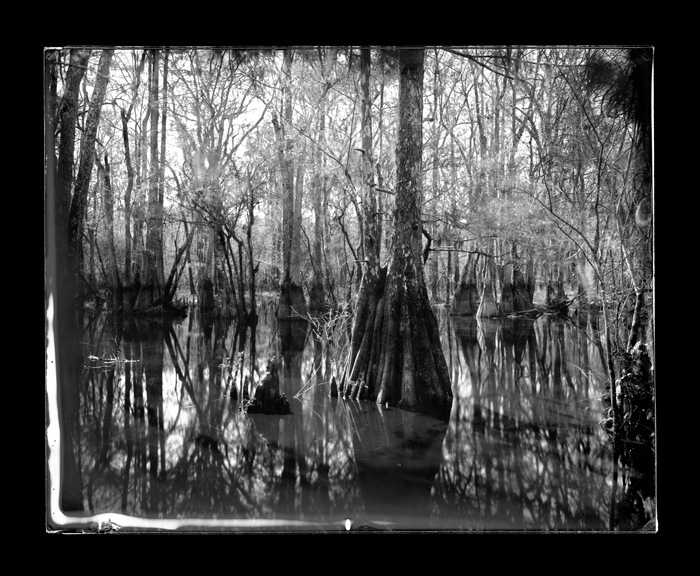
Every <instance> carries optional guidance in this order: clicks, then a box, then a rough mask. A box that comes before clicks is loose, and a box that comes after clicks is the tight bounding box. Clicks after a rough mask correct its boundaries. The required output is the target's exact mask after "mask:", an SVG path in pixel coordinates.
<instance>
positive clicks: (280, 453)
mask: <svg viewBox="0 0 700 576" xmlns="http://www.w3.org/2000/svg"><path fill="white" fill-rule="evenodd" d="M438 317H439V321H440V325H441V331H442V346H443V349H444V352H445V357H446V360H447V364H448V366H449V369H450V373H451V378H452V387H453V392H454V400H453V404H452V410H451V413H450V415H449V420H447V421H444V420H440V419H437V418H434V417H430V416H426V415H422V414H418V413H413V412H408V411H402V410H399V409H396V408H391V407H389V408H386V407H381V406H377V405H376V404H375V403H372V402H366V401H358V400H346V399H339V398H337V397H332V396H331V394H330V389H331V388H330V383H329V382H330V380H331V377H332V376H333V375H336V376H337V374H338V373H339V371H340V370H341V368H342V362H343V361H344V359H345V350H346V347H344V346H343V345H342V344H343V343H344V342H345V339H344V338H343V337H342V336H341V337H336V338H335V347H333V346H324V345H323V343H321V342H320V341H319V340H318V339H317V338H315V337H314V332H313V330H312V329H311V326H310V325H309V323H307V322H305V321H296V322H285V323H279V324H278V323H277V321H276V320H275V317H274V312H273V311H272V310H269V309H267V308H262V309H261V311H260V318H259V323H258V326H257V329H256V330H255V334H254V337H255V338H254V340H255V341H254V343H252V342H251V340H252V338H251V334H250V331H248V333H247V337H245V338H241V336H240V335H239V334H237V333H236V325H235V324H233V323H230V322H226V321H223V320H221V319H210V320H207V321H203V320H202V318H201V317H200V315H199V314H198V313H197V311H196V310H192V311H190V315H189V316H188V317H187V318H185V319H184V320H182V321H181V322H176V323H155V322H149V321H147V320H145V319H144V320H137V321H125V322H124V324H123V326H118V327H115V324H114V320H113V319H112V318H111V317H107V316H95V317H92V318H86V319H85V320H84V323H83V332H82V334H81V336H80V348H81V355H82V358H83V365H82V367H81V368H80V372H79V373H81V374H82V376H81V377H80V378H78V379H79V380H80V381H79V382H75V383H74V384H75V387H76V388H77V389H78V393H77V394H75V396H74V397H75V398H76V402H77V404H78V405H77V408H76V410H74V414H75V415H74V422H75V425H74V427H73V429H74V431H73V433H72V434H71V437H72V439H71V441H70V442H69V441H66V440H63V436H61V439H60V440H59V437H58V435H57V434H56V428H53V429H52V428H51V426H50V427H49V428H50V430H49V434H48V438H47V447H48V449H47V454H48V455H49V462H48V478H49V482H48V487H47V490H48V494H49V495H48V500H47V510H49V511H50V512H49V515H50V516H51V519H52V520H53V521H54V522H53V523H54V527H55V528H56V529H66V528H73V529H78V530H86V531H88V530H93V531H94V530H99V531H106V530H121V531H131V530H183V531H244V532H246V531H262V530H267V531H279V532H286V531H341V530H343V531H344V530H348V529H349V530H372V529H375V530H395V531H399V530H421V531H422V530H430V531H439V530H451V531H455V530H458V531H462V530H464V531H472V530H477V531H606V530H608V528H609V526H610V519H611V512H614V511H615V509H616V502H619V500H620V498H621V496H620V495H621V493H622V491H623V490H624V485H623V480H624V478H625V472H624V471H620V475H619V479H618V484H619V485H618V486H615V487H614V486H613V463H612V457H611V454H610V444H609V441H608V438H607V436H606V434H605V432H604V430H603V429H602V427H601V425H600V421H601V420H603V418H604V416H605V407H604V406H603V402H602V400H601V398H602V395H603V393H604V392H605V370H604V367H603V362H602V351H603V349H602V344H601V340H600V336H599V332H600V330H599V328H598V326H597V323H596V318H595V317H590V318H588V319H585V320H583V321H580V324H579V325H578V326H577V325H575V324H574V323H572V322H565V321H561V320H555V319H552V318H548V317H540V318H539V319H537V320H528V319H517V320H516V319H500V320H485V319H484V320H478V321H477V320H476V319H474V318H462V317H451V316H449V315H447V314H445V313H444V310H443V311H440V312H439V313H438ZM336 336H337V333H336ZM253 350H254V351H255V353H254V354H253ZM240 351H243V356H242V357H240V356H239V352H240ZM272 357H274V358H275V359H276V362H277V365H278V367H279V368H278V372H279V378H280V386H281V392H282V393H284V394H285V395H286V397H287V399H288V400H289V403H290V405H291V409H292V413H291V414H288V415H283V416H280V415H264V414H247V413H245V412H244V411H242V410H241V406H242V404H243V402H242V398H241V394H242V390H241V386H242V385H243V384H244V383H245V382H248V381H249V380H250V379H251V376H252V379H253V380H255V381H259V380H260V379H261V378H262V376H264V374H265V367H266V365H267V362H268V360H269V359H270V358H272ZM251 372H252V375H251ZM62 384H63V385H65V384H64V383H62ZM232 390H235V394H231V391H232ZM47 393H48V407H49V411H48V412H49V418H48V419H49V421H50V422H53V423H54V424H55V422H56V421H58V422H62V423H63V424H62V429H63V430H65V422H66V415H65V414H61V413H60V411H61V410H62V407H63V406H65V405H66V402H65V401H61V402H57V397H58V398H64V397H65V390H64V391H63V394H62V393H61V391H60V389H58V387H57V386H56V387H53V386H51V385H49V386H47ZM232 396H234V397H232ZM52 430H53V431H52ZM64 435H65V434H64ZM71 494H72V497H70V496H68V495H71ZM614 513H615V514H617V512H614ZM649 518H651V516H649ZM49 524H50V525H51V524H52V522H49ZM640 527H641V526H632V527H631V528H630V529H635V530H636V529H639V528H640Z"/></svg>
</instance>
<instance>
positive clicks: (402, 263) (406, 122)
mask: <svg viewBox="0 0 700 576" xmlns="http://www.w3.org/2000/svg"><path fill="white" fill-rule="evenodd" d="M423 62H424V52H423V50H421V49H417V50H416V49H413V50H402V51H401V54H400V82H399V130H398V143H397V150H396V159H397V168H396V178H397V189H396V219H395V230H394V244H393V248H392V259H391V263H390V265H389V269H388V272H387V278H386V284H385V286H384V289H383V294H382V295H381V297H379V294H377V297H378V304H377V314H376V316H375V321H374V323H373V326H372V332H371V336H370V335H369V334H368V330H367V328H368V327H369V326H368V324H365V330H364V332H365V334H364V335H363V339H366V338H370V337H371V342H369V344H365V343H363V344H362V345H363V346H366V350H365V352H364V355H361V354H359V353H358V355H357V357H356V358H355V361H354V364H353V365H352V369H351V376H352V377H355V378H356V380H355V381H353V380H352V379H351V381H350V384H351V385H352V386H353V387H363V386H360V384H359V383H360V382H362V380H364V385H365V386H366V387H367V392H368V394H369V396H370V397H373V398H375V399H376V401H377V403H379V404H385V403H389V404H390V405H395V406H399V407H401V408H406V409H410V410H417V411H421V412H436V413H437V412H441V413H444V412H443V411H444V410H445V409H449V407H450V406H451V403H452V390H451V385H450V377H449V371H448V368H447V363H446V362H445V357H444V354H443V352H442V347H441V345H440V338H439V330H438V323H437V318H436V317H435V314H434V313H433V310H432V308H431V306H430V301H429V298H428V291H427V288H426V284H425V278H424V271H423V261H422V253H421V252H422V223H421V203H422V198H423V194H422V189H421V188H422V161H421V155H422V138H423V133H422V130H423V129H422V119H423V105H422V95H423V67H424V66H423ZM354 336H355V337H358V336H359V333H358V334H355V335H354ZM353 347H354V345H353Z"/></svg>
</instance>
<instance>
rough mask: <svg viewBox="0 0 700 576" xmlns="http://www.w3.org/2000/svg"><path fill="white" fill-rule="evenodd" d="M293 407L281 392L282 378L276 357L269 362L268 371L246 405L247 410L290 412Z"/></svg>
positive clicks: (269, 412)
mask: <svg viewBox="0 0 700 576" xmlns="http://www.w3.org/2000/svg"><path fill="white" fill-rule="evenodd" d="M291 411H292V410H291V407H290V405H289V401H288V400H287V398H286V397H285V395H284V394H280V380H279V375H278V373H277V361H276V359H275V358H274V357H272V358H270V360H268V362H267V372H266V374H265V377H264V378H263V379H262V381H261V382H260V384H258V386H257V387H256V388H255V393H254V394H253V398H252V399H251V400H250V402H248V404H247V405H246V412H248V413H251V414H254V413H263V414H290V413H291Z"/></svg>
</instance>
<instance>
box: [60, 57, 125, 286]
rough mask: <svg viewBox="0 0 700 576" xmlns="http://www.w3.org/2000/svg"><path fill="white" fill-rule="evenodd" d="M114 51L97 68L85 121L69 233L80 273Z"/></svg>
mask: <svg viewBox="0 0 700 576" xmlns="http://www.w3.org/2000/svg"><path fill="white" fill-rule="evenodd" d="M113 54H114V50H104V51H103V52H102V55H101V56H100V63H99V65H98V67H97V79H96V80H95V88H94V90H93V92H92V100H91V101H90V109H89V111H88V117H87V121H86V124H85V132H84V134H83V138H82V140H81V142H80V164H79V166H78V175H77V177H76V181H75V189H74V191H73V198H72V200H71V205H70V216H69V235H70V243H71V247H70V250H71V254H72V256H73V258H74V264H75V268H76V270H75V271H76V272H80V271H82V261H83V249H82V247H83V226H84V223H85V211H86V207H87V197H88V190H89V187H90V179H91V177H92V168H93V166H94V164H95V138H96V137H97V126H98V124H99V123H100V112H101V110H102V103H103V102H104V98H105V92H106V91H107V83H108V82H109V66H110V63H111V62H112V55H113Z"/></svg>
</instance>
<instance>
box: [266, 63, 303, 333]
mask: <svg viewBox="0 0 700 576" xmlns="http://www.w3.org/2000/svg"><path fill="white" fill-rule="evenodd" d="M293 59H294V52H293V51H292V50H286V51H285V53H284V61H283V66H282V113H283V120H282V122H281V123H279V122H277V121H276V119H275V120H274V124H275V132H276V134H277V139H278V156H279V161H280V169H281V173H282V180H283V185H282V188H283V195H282V197H283V200H282V261H283V272H282V274H283V276H282V285H281V286H280V300H279V305H278V308H277V317H278V318H282V319H284V318H293V317H300V316H304V315H306V299H305V297H304V289H303V287H302V285H301V269H300V266H299V258H300V254H299V251H300V248H301V194H302V192H303V179H304V171H303V167H302V166H301V164H300V165H299V170H298V171H297V174H296V177H297V181H296V187H295V179H294V176H295V170H294V161H293V158H292V154H293V151H294V145H293V141H292V139H291V137H290V136H289V134H288V127H289V126H291V124H292V121H293V108H292V93H291V90H292V86H291V73H292V61H293ZM295 188H296V190H295ZM295 264H296V265H295Z"/></svg>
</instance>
